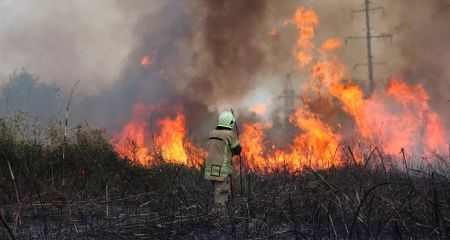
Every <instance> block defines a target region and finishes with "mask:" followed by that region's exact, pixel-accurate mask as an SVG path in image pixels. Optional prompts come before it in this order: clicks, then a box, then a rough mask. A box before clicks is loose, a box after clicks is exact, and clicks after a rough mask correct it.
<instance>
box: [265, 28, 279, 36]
mask: <svg viewBox="0 0 450 240" xmlns="http://www.w3.org/2000/svg"><path fill="white" fill-rule="evenodd" d="M267 34H268V35H269V36H271V37H275V36H277V35H278V31H277V30H276V29H275V28H271V29H269V31H268V32H267Z"/></svg>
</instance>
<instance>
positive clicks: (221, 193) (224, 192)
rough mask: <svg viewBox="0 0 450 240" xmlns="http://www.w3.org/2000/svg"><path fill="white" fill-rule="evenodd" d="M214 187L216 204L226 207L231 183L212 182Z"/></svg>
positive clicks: (227, 181) (228, 181) (228, 180)
mask: <svg viewBox="0 0 450 240" xmlns="http://www.w3.org/2000/svg"><path fill="white" fill-rule="evenodd" d="M211 183H212V187H213V195H214V204H218V205H225V203H226V202H227V201H228V198H229V196H230V192H231V183H230V179H229V178H228V179H227V180H226V181H211Z"/></svg>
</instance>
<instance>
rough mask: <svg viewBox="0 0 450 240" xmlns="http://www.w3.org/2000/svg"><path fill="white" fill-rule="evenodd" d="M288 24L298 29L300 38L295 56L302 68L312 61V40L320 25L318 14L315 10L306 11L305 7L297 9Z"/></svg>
mask: <svg viewBox="0 0 450 240" xmlns="http://www.w3.org/2000/svg"><path fill="white" fill-rule="evenodd" d="M286 24H294V25H296V27H297V32H298V35H299V38H298V40H297V48H296V50H295V51H294V56H295V58H296V59H297V61H298V62H299V64H300V66H301V67H304V66H305V65H306V64H308V63H310V62H311V61H312V54H311V49H313V48H314V45H313V44H312V42H311V40H312V38H313V37H314V29H315V27H316V26H317V25H318V24H319V20H318V18H317V15H316V13H315V12H314V11H313V10H305V9H304V8H303V7H300V8H299V9H297V12H296V13H295V16H294V18H293V19H291V20H288V21H286Z"/></svg>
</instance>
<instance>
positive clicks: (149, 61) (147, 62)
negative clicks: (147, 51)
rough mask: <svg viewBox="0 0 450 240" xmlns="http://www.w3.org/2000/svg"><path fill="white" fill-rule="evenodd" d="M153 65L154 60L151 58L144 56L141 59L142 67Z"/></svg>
mask: <svg viewBox="0 0 450 240" xmlns="http://www.w3.org/2000/svg"><path fill="white" fill-rule="evenodd" d="M152 64H153V59H152V58H151V57H150V56H148V55H147V56H143V57H142V59H141V65H142V66H144V67H150V66H151V65H152Z"/></svg>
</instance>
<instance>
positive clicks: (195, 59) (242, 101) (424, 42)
mask: <svg viewBox="0 0 450 240" xmlns="http://www.w3.org/2000/svg"><path fill="white" fill-rule="evenodd" d="M446 4H447V5H448V3H445V1H442V0H432V1H420V0H414V1H409V0H400V1H387V0H379V1H372V5H373V6H374V7H377V6H384V13H383V12H382V11H376V12H372V13H371V16H372V27H373V33H374V34H379V33H383V32H386V33H391V34H393V39H392V41H391V40H387V39H386V40H381V39H379V40H377V39H375V40H374V41H373V55H374V58H375V61H376V62H380V63H381V62H384V63H385V65H380V66H378V65H377V66H376V69H375V79H376V81H377V82H378V83H379V87H380V88H381V87H382V86H383V85H384V84H385V82H386V81H387V79H388V77H390V76H391V75H405V79H406V80H407V81H411V82H419V83H423V84H425V87H426V89H427V91H429V92H430V93H431V97H432V103H433V107H434V108H437V109H439V110H440V111H439V112H440V113H442V114H443V115H445V114H447V112H448V111H446V110H445V108H446V106H445V102H446V100H447V99H448V98H449V97H450V93H449V89H448V84H449V81H450V80H449V78H450V71H449V70H448V67H447V63H448V62H449V60H450V59H449V58H450V54H449V53H450V52H449V50H450V49H448V42H449V40H450V30H449V29H448V24H447V23H448V22H449V21H448V20H449V15H450V9H449V8H447V9H445V6H446ZM300 5H304V6H305V7H306V8H308V7H311V8H313V9H315V10H316V12H317V14H318V17H319V20H320V25H319V27H318V31H317V33H316V38H315V40H314V41H316V42H317V43H316V44H317V45H319V44H320V42H321V41H323V40H324V39H327V38H330V37H336V38H341V39H345V38H346V37H347V36H351V35H358V36H359V35H362V36H364V34H365V32H364V28H365V24H364V15H363V14H353V15H352V14H351V11H352V10H353V9H359V8H362V7H363V1H361V0H351V1H336V2H330V1H325V0H315V1H295V0H283V1H270V0H252V1H242V0H225V1H224V0H186V1H178V0H153V1H144V0H136V1H119V0H117V1H95V2H94V3H90V2H89V3H87V2H86V3H83V2H71V3H68V2H61V1H55V0H45V1H40V2H39V3H33V2H30V1H22V0H14V1H13V0H8V1H2V3H1V5H0V8H1V9H2V10H3V11H2V12H4V13H5V14H4V19H5V21H2V23H0V31H1V32H2V34H1V35H0V50H1V51H2V55H3V58H2V60H0V66H1V69H2V70H1V71H2V72H1V73H0V78H1V80H0V82H8V81H9V80H8V77H7V76H9V75H10V74H11V73H12V72H14V70H15V69H20V68H22V67H24V68H25V69H26V70H27V71H28V72H29V73H31V74H33V75H37V76H39V82H43V83H48V84H49V85H50V86H52V87H53V85H57V86H58V87H61V88H62V90H61V92H66V93H68V92H70V88H71V87H72V85H73V83H74V82H75V81H77V80H81V82H80V85H79V86H78V87H77V89H76V91H75V92H76V96H75V98H76V99H75V100H76V101H75V103H74V105H73V112H74V113H73V114H72V116H73V121H77V122H84V121H86V122H89V123H91V124H95V125H101V126H105V127H107V128H110V129H116V128H120V127H121V126H122V125H123V124H124V123H125V122H126V121H127V120H128V117H129V115H130V113H131V110H132V106H133V105H134V104H135V103H136V102H137V101H141V102H144V103H146V104H156V103H160V102H166V103H168V104H175V105H176V104H181V105H184V109H185V111H186V112H187V115H188V116H187V120H188V124H193V126H194V127H195V125H200V123H199V122H205V119H212V114H215V112H216V111H218V110H220V109H224V108H228V107H231V106H240V107H242V109H241V112H242V113H244V112H245V111H246V110H247V109H246V104H247V105H248V104H249V103H248V102H251V101H249V98H250V97H249V96H257V97H256V98H257V99H260V102H272V103H273V104H277V100H274V99H276V97H277V96H278V95H279V94H280V91H281V89H282V85H283V81H284V80H285V79H286V75H287V74H290V75H291V77H292V80H293V82H294V88H295V89H296V90H299V89H300V85H301V83H302V81H305V80H306V78H308V75H309V72H308V71H307V70H299V69H298V68H297V67H296V64H295V61H294V60H293V57H292V54H293V46H294V45H295V41H296V38H297V35H296V34H297V33H296V30H295V28H294V27H292V26H289V25H285V24H284V22H285V21H286V20H287V19H289V18H291V17H292V16H293V15H294V13H295V10H296V8H297V7H298V6H300ZM441 9H443V10H442V11H440V12H439V10H441ZM144 56H150V57H151V58H152V64H151V65H150V66H148V67H146V66H142V65H141V64H140V60H141V59H142V57H144ZM339 57H340V59H341V60H342V61H343V63H344V64H345V65H346V66H347V67H348V71H349V73H350V74H351V75H352V76H353V78H354V80H355V81H357V82H360V83H363V84H365V83H366V82H367V69H366V68H365V67H357V68H353V66H354V65H355V64H356V63H359V62H363V63H364V62H366V61H367V60H366V49H365V42H364V41H358V40H357V41H349V42H348V43H347V44H346V45H345V46H344V47H343V48H342V49H340V50H339ZM259 92H263V94H258V93H259ZM297 92H298V91H297ZM65 97H67V96H64V95H63V94H62V96H61V99H64V98H65ZM42 99H44V98H42ZM252 99H254V98H253V97H252ZM10 101H14V99H13V98H11V99H10ZM42 101H43V102H41V103H40V104H42V105H44V106H45V105H49V106H53V105H54V104H53V105H52V103H51V102H45V101H46V100H45V101H44V100H42ZM48 101H53V100H52V99H48ZM61 101H62V100H61ZM258 101H259V100H258ZM252 103H253V102H252ZM442 103H444V104H442ZM62 104H63V103H62ZM447 115H448V114H447ZM447 118H448V116H447ZM208 121H209V120H208ZM210 121H211V122H214V120H210Z"/></svg>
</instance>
